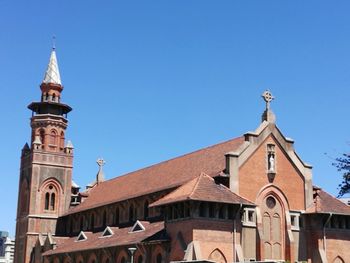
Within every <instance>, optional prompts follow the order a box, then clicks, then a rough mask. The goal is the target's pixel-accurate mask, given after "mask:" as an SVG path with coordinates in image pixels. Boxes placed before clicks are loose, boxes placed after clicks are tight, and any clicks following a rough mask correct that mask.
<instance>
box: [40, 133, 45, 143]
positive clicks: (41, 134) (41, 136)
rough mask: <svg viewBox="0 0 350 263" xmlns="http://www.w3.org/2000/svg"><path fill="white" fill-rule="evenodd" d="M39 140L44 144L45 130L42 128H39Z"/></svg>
mask: <svg viewBox="0 0 350 263" xmlns="http://www.w3.org/2000/svg"><path fill="white" fill-rule="evenodd" d="M40 141H41V144H43V145H44V144H45V130H44V129H41V130H40Z"/></svg>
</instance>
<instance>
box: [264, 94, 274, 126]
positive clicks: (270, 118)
mask: <svg viewBox="0 0 350 263" xmlns="http://www.w3.org/2000/svg"><path fill="white" fill-rule="evenodd" d="M261 97H262V98H263V99H264V101H265V103H266V107H265V111H264V113H263V115H262V121H267V122H270V123H275V122H276V116H275V114H274V113H273V112H272V110H271V109H270V103H271V101H272V100H274V99H275V97H274V96H272V93H271V92H270V91H269V90H265V91H264V92H263V94H262V95H261Z"/></svg>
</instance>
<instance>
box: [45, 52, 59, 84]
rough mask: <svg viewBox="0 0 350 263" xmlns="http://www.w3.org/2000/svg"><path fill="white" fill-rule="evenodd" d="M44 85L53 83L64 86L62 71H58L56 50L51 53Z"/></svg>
mask: <svg viewBox="0 0 350 263" xmlns="http://www.w3.org/2000/svg"><path fill="white" fill-rule="evenodd" d="M43 83H45V84H48V83H52V84H58V85H62V84H61V77H60V71H59V70H58V64H57V58H56V51H55V49H54V48H53V49H52V51H51V56H50V61H49V65H48V66H47V70H46V72H45V77H44V80H43Z"/></svg>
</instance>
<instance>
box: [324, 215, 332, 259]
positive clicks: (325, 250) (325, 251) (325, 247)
mask: <svg viewBox="0 0 350 263" xmlns="http://www.w3.org/2000/svg"><path fill="white" fill-rule="evenodd" d="M332 216H333V213H330V214H329V217H328V219H327V221H326V223H325V224H324V225H323V250H324V253H325V254H326V255H327V242H326V241H327V240H326V226H327V224H328V223H329V221H330V220H331V217H332Z"/></svg>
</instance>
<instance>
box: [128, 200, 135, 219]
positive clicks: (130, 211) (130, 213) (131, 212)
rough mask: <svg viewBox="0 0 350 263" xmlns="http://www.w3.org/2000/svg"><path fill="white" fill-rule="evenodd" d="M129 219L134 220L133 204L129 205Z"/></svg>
mask: <svg viewBox="0 0 350 263" xmlns="http://www.w3.org/2000/svg"><path fill="white" fill-rule="evenodd" d="M129 221H130V222H132V221H134V205H132V204H131V205H130V206H129Z"/></svg>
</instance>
